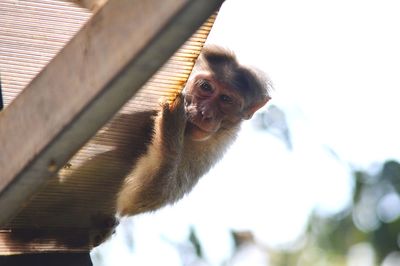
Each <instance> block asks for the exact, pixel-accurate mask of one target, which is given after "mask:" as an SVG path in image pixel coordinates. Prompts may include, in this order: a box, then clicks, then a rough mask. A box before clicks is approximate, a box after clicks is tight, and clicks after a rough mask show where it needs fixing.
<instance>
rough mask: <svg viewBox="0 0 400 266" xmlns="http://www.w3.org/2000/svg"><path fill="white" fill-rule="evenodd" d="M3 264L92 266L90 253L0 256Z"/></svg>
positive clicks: (17, 265) (13, 265)
mask: <svg viewBox="0 0 400 266" xmlns="http://www.w3.org/2000/svg"><path fill="white" fill-rule="evenodd" d="M0 265H2V266H54V265H57V266H92V265H93V264H92V261H91V260H90V255H89V253H87V252H86V253H38V254H21V255H13V256H0Z"/></svg>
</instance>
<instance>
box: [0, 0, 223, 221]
mask: <svg viewBox="0 0 400 266" xmlns="http://www.w3.org/2000/svg"><path fill="white" fill-rule="evenodd" d="M222 2H223V0H163V1H159V0H146V1H141V0H110V1H109V2H108V3H107V4H106V5H104V6H103V7H102V8H101V9H100V10H99V11H98V12H96V14H95V15H94V16H93V18H92V19H90V20H89V21H88V23H87V24H86V25H85V26H84V27H83V28H82V29H81V30H80V31H79V32H78V34H77V35H76V36H75V37H74V38H73V39H72V40H71V41H70V42H69V43H68V44H67V45H66V46H65V47H64V49H63V50H62V51H61V52H60V53H59V54H58V55H57V56H56V57H55V58H54V59H53V60H52V61H51V62H50V63H49V64H48V65H47V66H46V67H45V68H44V69H43V71H42V72H41V73H40V74H39V75H38V76H37V77H36V78H35V79H34V80H33V81H32V82H31V83H30V84H29V85H28V86H27V88H25V90H24V91H23V92H22V93H21V94H20V95H19V96H18V97H17V98H16V99H15V100H14V101H13V102H12V103H11V104H10V105H9V106H8V107H7V108H6V109H5V110H4V111H3V112H1V113H0V143H1V153H0V212H1V215H0V225H2V224H4V223H5V222H6V221H7V220H8V219H10V218H11V217H12V216H13V215H15V214H16V212H17V211H18V210H19V209H20V208H22V207H23V206H24V204H26V203H27V202H28V201H29V198H30V197H31V196H32V195H33V194H34V193H35V191H37V189H38V188H39V187H40V186H41V185H43V184H44V183H45V182H46V181H47V180H48V179H49V178H51V177H53V176H55V174H56V173H57V171H58V170H59V169H60V168H61V167H62V166H63V165H64V164H65V163H66V162H67V161H68V159H69V158H70V157H71V156H72V155H73V154H74V153H75V152H76V151H77V150H78V149H79V148H80V147H81V146H82V145H83V144H84V143H85V142H86V141H88V140H89V139H90V137H91V136H93V135H94V134H95V133H96V131H97V130H98V129H99V128H100V127H101V126H102V125H104V124H105V123H106V122H107V121H108V120H109V119H110V118H111V117H112V115H113V114H114V113H116V112H117V111H118V110H119V108H120V107H121V106H122V105H123V104H124V103H125V102H126V101H128V100H129V99H130V98H131V97H132V96H133V95H134V94H135V92H136V91H137V90H138V89H139V88H140V87H141V86H142V85H143V84H144V83H145V82H146V81H147V80H148V79H149V78H150V77H151V76H152V74H154V73H155V72H156V71H157V69H158V68H159V67H160V66H162V64H163V63H164V62H165V61H166V60H167V59H168V58H169V57H170V56H171V55H172V54H173V53H174V52H175V51H176V50H177V49H178V48H179V46H180V45H181V44H183V42H184V41H185V40H186V39H187V38H188V37H190V35H191V34H192V33H193V32H194V31H195V30H196V29H197V28H198V27H199V26H200V25H201V24H202V23H203V22H204V21H205V20H206V19H207V18H208V17H209V16H210V15H211V14H212V13H213V12H214V11H215V10H216V9H217V8H218V7H219V6H220V5H221V3H222Z"/></svg>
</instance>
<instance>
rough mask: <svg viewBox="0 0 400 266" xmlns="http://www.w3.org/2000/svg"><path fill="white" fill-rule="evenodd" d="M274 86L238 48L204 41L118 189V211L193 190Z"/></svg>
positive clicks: (156, 204)
mask: <svg viewBox="0 0 400 266" xmlns="http://www.w3.org/2000/svg"><path fill="white" fill-rule="evenodd" d="M268 88H269V87H268V82H267V79H266V78H265V76H261V75H260V74H259V73H257V72H256V71H255V70H253V69H251V68H249V67H247V66H244V65H241V64H240V63H239V62H238V60H237V58H236V56H235V54H234V53H233V52H232V51H230V50H228V49H225V48H222V47H219V46H215V45H213V46H206V47H204V48H203V51H202V53H201V54H200V56H199V58H198V60H197V62H196V64H195V66H194V68H193V71H192V74H191V75H190V77H189V79H188V81H187V83H186V85H185V87H184V89H183V91H182V93H180V94H178V95H177V96H176V98H175V100H174V101H173V102H171V103H168V102H164V103H163V104H161V108H160V110H159V111H158V112H157V114H156V115H155V117H154V118H153V119H154V120H153V121H154V126H153V132H152V134H153V135H152V137H151V142H150V144H149V145H148V147H147V150H146V152H145V153H144V154H142V155H141V156H140V157H139V158H138V159H137V161H136V164H135V166H134V167H133V168H132V171H131V174H130V175H128V177H127V178H126V179H125V180H124V182H123V185H122V187H121V189H120V191H119V193H118V196H117V200H116V210H117V213H118V215H119V216H121V217H122V216H132V215H136V214H139V213H143V212H148V211H154V210H157V209H159V208H161V207H163V206H165V205H167V204H171V203H175V202H177V201H178V200H179V199H181V198H182V197H183V196H184V195H185V194H187V193H189V192H190V191H191V190H192V188H193V187H194V186H195V185H196V183H197V182H198V180H199V179H200V177H201V176H203V175H204V174H205V173H207V172H208V171H209V170H210V168H211V167H212V166H213V165H214V164H215V163H216V162H217V161H218V160H219V159H221V157H222V156H223V154H224V152H225V151H226V149H227V148H228V147H229V146H230V145H231V144H232V143H233V141H234V140H235V139H236V136H237V134H238V131H239V129H240V125H241V122H242V121H243V120H248V119H250V118H251V117H252V116H253V114H254V113H255V112H256V111H257V110H258V109H260V108H261V107H263V106H264V105H265V104H266V103H267V102H268V101H269V100H270V99H271V97H270V94H269V89H268Z"/></svg>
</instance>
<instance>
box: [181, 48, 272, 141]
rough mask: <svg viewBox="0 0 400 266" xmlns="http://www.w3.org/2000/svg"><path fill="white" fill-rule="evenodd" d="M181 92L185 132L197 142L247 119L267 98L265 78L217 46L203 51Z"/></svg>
mask: <svg viewBox="0 0 400 266" xmlns="http://www.w3.org/2000/svg"><path fill="white" fill-rule="evenodd" d="M183 92H184V95H185V109H186V113H187V116H188V122H187V126H186V133H187V134H189V135H190V137H191V139H192V140H196V141H203V140H207V139H209V138H210V137H212V136H213V135H214V134H215V133H216V132H218V131H220V130H223V129H230V128H232V127H233V126H235V125H237V124H238V123H240V122H241V121H242V120H244V119H250V118H251V117H252V116H253V114H254V113H255V112H256V111H257V110H258V109H260V108H261V107H262V106H264V105H265V104H266V103H267V102H268V101H269V99H270V96H269V94H268V83H267V80H266V78H265V77H263V76H261V75H260V73H257V72H255V71H253V70H252V69H250V68H248V67H245V66H243V65H240V64H239V63H238V61H237V59H236V57H235V55H234V54H233V53H232V52H231V51H229V50H226V49H223V48H221V47H217V46H207V47H205V48H204V49H203V51H202V53H201V55H200V56H199V59H198V60H197V62H196V65H195V67H194V69H193V72H192V74H191V76H190V78H189V80H188V82H187V84H186V86H185V88H184V91H183Z"/></svg>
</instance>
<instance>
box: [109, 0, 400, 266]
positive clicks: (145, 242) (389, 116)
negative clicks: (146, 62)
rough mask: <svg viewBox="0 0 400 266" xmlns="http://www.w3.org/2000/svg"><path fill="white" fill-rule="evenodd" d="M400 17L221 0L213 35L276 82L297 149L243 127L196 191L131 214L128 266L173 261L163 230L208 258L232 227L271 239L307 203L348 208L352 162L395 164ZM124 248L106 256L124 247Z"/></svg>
mask: <svg viewBox="0 0 400 266" xmlns="http://www.w3.org/2000/svg"><path fill="white" fill-rule="evenodd" d="M399 14H400V2H398V1H396V0H392V1H390V0H336V1H321V0H304V1H296V0H280V1H270V0H268V1H267V0H243V1H240V0H228V1H227V2H226V3H225V4H224V6H223V8H222V10H221V12H220V14H219V16H218V19H217V22H216V24H215V28H214V31H213V33H212V35H211V36H210V42H213V43H218V44H221V45H224V46H227V47H229V48H230V49H232V50H234V51H235V52H236V53H237V55H238V57H239V59H241V60H242V61H244V62H246V63H249V64H252V65H255V66H257V67H259V68H261V69H263V70H264V71H265V72H267V74H268V75H269V76H270V78H271V79H272V82H273V84H274V87H275V92H274V95H273V98H274V99H273V102H272V103H274V104H276V105H277V106H279V107H280V108H281V109H283V110H284V111H285V113H286V115H287V119H288V123H289V127H290V130H291V134H292V139H293V146H294V148H293V151H288V150H287V149H286V147H285V145H284V143H282V142H280V141H279V140H278V139H277V138H275V137H273V136H271V135H270V134H268V133H265V132H259V131H255V130H254V128H253V127H252V126H251V124H246V125H245V126H244V129H243V132H242V134H241V137H240V138H239V139H238V141H237V143H236V145H235V146H234V147H232V149H231V150H230V151H229V153H228V154H227V156H226V157H225V159H224V161H223V162H222V163H221V164H219V165H218V166H217V167H216V168H215V169H214V170H213V171H212V172H211V173H210V174H209V175H208V176H206V177H204V178H203V180H202V181H201V182H200V184H199V185H198V186H197V187H196V188H195V190H194V191H193V193H191V194H190V195H189V196H188V197H187V198H185V199H184V200H183V201H181V202H180V203H178V204H177V205H175V206H173V207H172V208H166V209H164V210H162V211H160V212H157V213H155V214H151V215H143V216H141V217H137V218H135V220H134V221H135V224H134V232H133V234H134V235H135V240H136V241H137V242H136V243H137V247H138V248H139V249H140V250H137V253H136V255H135V256H133V257H130V258H129V259H126V260H124V261H126V263H127V265H128V264H129V265H132V263H133V261H136V262H137V263H138V264H137V265H180V264H179V258H178V254H177V253H176V251H175V249H174V248H173V247H172V246H171V245H170V244H166V241H165V240H159V235H162V236H163V237H164V239H168V240H169V241H172V242H179V241H183V240H185V239H186V238H187V233H188V225H194V226H195V228H196V230H197V232H198V233H199V236H200V238H201V241H202V244H203V245H204V248H206V250H205V251H206V255H207V256H208V259H209V261H210V262H211V263H214V264H213V265H216V264H217V263H220V262H221V261H223V260H224V259H226V258H227V257H228V256H229V255H230V254H229V252H230V250H231V248H232V246H231V244H232V243H231V242H230V240H229V229H250V230H253V231H254V232H255V233H256V235H257V237H258V240H259V241H260V242H261V243H263V244H266V245H270V246H276V245H281V244H284V243H286V242H288V241H289V242H290V241H293V240H295V239H296V238H297V237H299V235H300V234H301V232H302V230H303V229H304V226H305V224H306V222H307V217H308V215H309V214H310V212H311V211H312V210H313V209H314V208H317V209H318V210H319V211H320V212H322V213H331V212H335V211H337V210H340V209H341V208H342V207H343V206H345V204H346V203H348V201H349V197H350V192H351V178H350V167H349V165H353V166H354V165H355V166H358V167H370V166H371V164H373V163H377V162H378V163H380V162H382V161H383V160H385V159H388V158H395V159H400V141H399V136H400V126H399V125H398V124H399V122H398V121H399V119H398V115H399V114H400V104H399V99H400V92H399V91H400V33H399V32H400V30H399V29H400V15H399ZM325 146H328V147H330V148H332V149H333V150H334V151H335V152H336V154H338V156H339V158H340V159H339V160H338V159H336V158H335V157H333V156H332V155H331V154H329V153H328V152H327V150H326V149H324V147H325ZM117 238H118V237H117ZM115 242H117V241H115ZM120 245H121V244H114V246H113V248H112V251H111V253H110V256H111V254H114V255H115V254H119V255H118V256H122V255H121V254H125V253H123V251H122V250H124V249H123V248H121V246H120ZM155 247H157V250H158V252H157V256H154V253H152V250H153V249H154V248H155ZM146 248H148V249H146ZM117 250H118V251H117ZM138 254H140V255H138ZM146 254H148V255H149V256H146ZM125 255H126V254H125ZM160 258H162V263H160V262H159V261H158V260H159V259H160ZM109 259H110V260H113V261H114V262H115V257H114V258H111V257H109ZM128 262H129V263H128ZM120 264H121V265H124V262H121V263H120Z"/></svg>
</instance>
